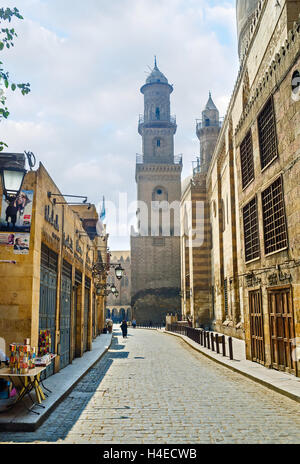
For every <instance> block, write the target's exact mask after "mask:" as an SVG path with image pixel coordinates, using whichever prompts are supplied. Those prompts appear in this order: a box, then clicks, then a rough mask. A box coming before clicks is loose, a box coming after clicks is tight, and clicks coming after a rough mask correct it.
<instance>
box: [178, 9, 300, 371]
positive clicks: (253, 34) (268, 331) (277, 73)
mask: <svg viewBox="0 0 300 464" xmlns="http://www.w3.org/2000/svg"><path fill="white" fill-rule="evenodd" d="M239 3H240V4H241V3H242V2H239ZM246 3H247V4H249V5H250V2H246ZM256 3H257V8H256V9H252V8H251V11H250V12H249V17H248V19H247V18H244V19H245V22H244V24H247V34H246V35H245V36H244V37H243V40H244V39H245V37H246V39H245V42H244V43H243V47H242V48H243V52H242V53H241V66H240V70H239V73H238V77H237V81H236V83H235V86H234V91H233V94H232V96H231V99H230V103H229V107H228V110H227V114H226V116H225V119H224V123H223V125H222V129H221V132H220V135H219V137H218V140H217V142H216V146H215V149H214V153H213V156H212V159H211V161H210V163H209V166H208V170H207V175H206V195H207V197H206V198H207V203H208V204H209V211H210V212H209V218H210V226H211V243H210V248H211V251H210V253H209V258H207V259H206V261H203V265H204V264H207V263H210V268H211V279H210V285H209V286H210V292H211V300H210V301H211V303H210V307H209V311H208V312H207V311H205V314H210V315H212V319H211V321H210V323H211V327H212V328H213V329H215V330H217V331H219V332H223V333H225V334H227V335H232V336H235V337H239V338H243V339H245V341H246V355H247V358H248V359H250V360H252V361H255V362H259V363H261V364H263V365H265V366H266V367H271V368H275V369H279V370H283V371H286V372H290V373H292V374H295V375H298V376H299V375H300V365H299V364H300V362H299V359H300V356H299V349H300V346H299V337H300V312H299V302H300V293H299V288H300V255H299V250H300V243H299V214H300V201H299V178H300V171H299V161H300V151H299V150H300V148H299V147H300V133H299V127H300V119H299V115H300V20H299V13H300V2H295V1H289V0H286V1H282V2H277V4H276V5H274V3H273V2H270V1H266V0H260V1H258V2H256ZM245 11H246V10H245ZM241 30H242V29H239V31H241ZM242 35H243V34H242ZM240 37H241V36H240ZM197 130H198V128H197ZM201 156H202V155H201ZM202 159H205V157H203V156H202ZM185 261H186V260H185V259H184V257H183V255H182V262H185ZM195 276H196V278H197V277H198V276H197V271H195V275H194V276H193V278H195ZM193 304H194V306H196V307H195V310H194V313H195V315H196V314H198V315H199V314H202V313H203V311H204V309H205V307H206V305H207V303H206V302H204V303H201V305H200V306H199V307H197V305H195V301H194V302H193ZM196 322H197V318H196V317H195V318H194V323H195V324H196Z"/></svg>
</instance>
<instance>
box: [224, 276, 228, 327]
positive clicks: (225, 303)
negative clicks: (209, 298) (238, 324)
mask: <svg viewBox="0 0 300 464" xmlns="http://www.w3.org/2000/svg"><path fill="white" fill-rule="evenodd" d="M224 307H225V317H226V319H227V316H228V288H227V279H224Z"/></svg>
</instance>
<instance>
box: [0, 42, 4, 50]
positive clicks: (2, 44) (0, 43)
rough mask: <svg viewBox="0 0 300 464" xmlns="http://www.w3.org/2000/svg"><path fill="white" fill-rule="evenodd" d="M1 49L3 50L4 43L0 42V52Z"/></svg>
mask: <svg viewBox="0 0 300 464" xmlns="http://www.w3.org/2000/svg"><path fill="white" fill-rule="evenodd" d="M3 48H4V43H3V42H0V50H3Z"/></svg>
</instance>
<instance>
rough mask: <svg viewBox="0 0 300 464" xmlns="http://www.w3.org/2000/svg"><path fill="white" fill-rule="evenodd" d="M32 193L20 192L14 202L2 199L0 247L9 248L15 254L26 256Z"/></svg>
mask: <svg viewBox="0 0 300 464" xmlns="http://www.w3.org/2000/svg"><path fill="white" fill-rule="evenodd" d="M32 203H33V191H32V190H22V191H21V192H20V194H19V195H18V197H17V198H16V200H13V201H11V202H9V201H8V200H7V199H6V198H5V196H4V195H3V198H2V208H1V217H0V246H1V245H2V246H3V245H4V246H6V247H10V248H11V249H12V250H13V252H14V253H15V254H28V253H29V243H30V229H31V221H32Z"/></svg>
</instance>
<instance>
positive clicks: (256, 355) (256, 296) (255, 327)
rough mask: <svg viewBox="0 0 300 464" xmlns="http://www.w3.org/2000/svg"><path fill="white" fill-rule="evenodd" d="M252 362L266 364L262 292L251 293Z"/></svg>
mask: <svg viewBox="0 0 300 464" xmlns="http://www.w3.org/2000/svg"><path fill="white" fill-rule="evenodd" d="M249 313H250V335H251V357H252V361H254V362H258V363H260V364H264V363H265V339H264V316H263V307H262V297H261V290H255V291H252V292H249Z"/></svg>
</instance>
